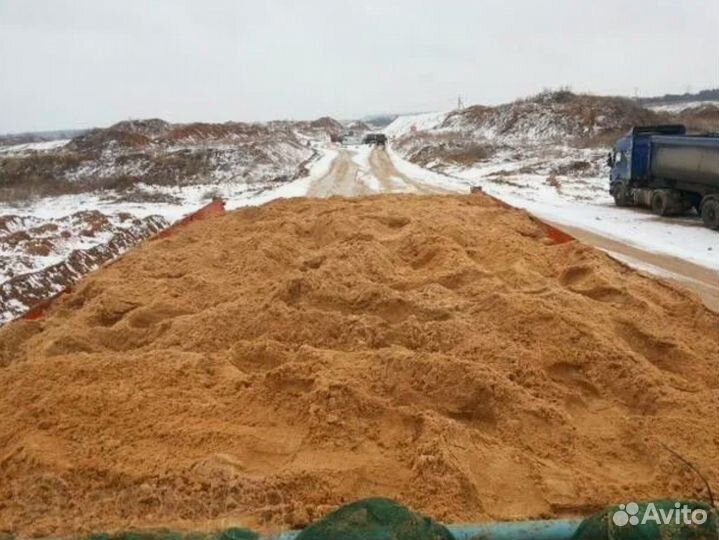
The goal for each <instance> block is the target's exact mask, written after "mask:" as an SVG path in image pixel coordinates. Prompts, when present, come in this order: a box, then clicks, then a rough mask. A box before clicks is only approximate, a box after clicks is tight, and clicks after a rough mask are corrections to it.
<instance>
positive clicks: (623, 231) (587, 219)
mask: <svg viewBox="0 0 719 540" xmlns="http://www.w3.org/2000/svg"><path fill="white" fill-rule="evenodd" d="M441 115H442V113H437V116H436V117H435V119H436V118H438V117H440V116H441ZM428 117H431V115H417V116H416V117H403V118H401V121H400V119H398V120H397V121H395V123H393V124H391V125H390V126H389V127H388V128H387V129H386V130H385V132H386V133H396V134H400V135H403V136H404V137H405V139H404V140H403V141H401V144H400V145H399V148H398V149H395V150H390V154H391V156H392V160H393V162H394V163H395V166H396V167H397V168H398V169H400V170H401V171H402V172H403V173H404V174H406V175H408V176H411V177H414V178H417V179H421V180H422V181H425V182H428V183H431V184H434V185H443V186H445V187H447V188H448V189H451V190H453V191H454V190H459V191H462V190H463V191H465V192H467V191H468V190H469V189H470V187H472V186H480V187H481V188H482V189H483V191H484V192H486V193H488V194H489V195H492V196H494V197H497V198H498V199H501V200H503V201H504V202H506V203H508V204H510V205H512V206H515V207H518V208H523V209H526V210H527V211H529V212H531V213H532V214H534V215H536V216H537V217H539V218H540V219H543V220H546V221H551V222H554V223H556V224H560V225H565V226H570V227H576V228H579V229H584V230H586V231H589V232H592V233H595V234H599V235H601V236H604V237H608V238H611V239H615V240H618V241H620V242H622V243H625V244H629V245H631V246H634V247H637V248H640V249H642V250H645V251H650V252H655V253H659V254H665V255H669V256H674V257H678V258H680V259H683V260H686V261H690V262H693V263H696V264H699V265H702V266H705V267H707V268H711V269H713V270H716V271H719V233H717V232H716V231H711V230H709V229H707V228H705V227H704V226H703V225H702V223H701V220H700V219H699V217H698V216H690V217H674V218H662V217H658V216H655V215H654V214H652V213H651V212H650V211H649V210H646V209H641V208H618V207H616V206H615V205H614V201H613V199H612V198H611V196H610V195H609V193H608V170H607V169H606V167H605V165H604V160H605V150H604V149H603V148H597V149H592V148H589V149H580V148H573V147H559V146H552V145H548V146H539V145H536V144H535V145H534V146H531V145H529V146H528V145H524V144H523V145H514V144H512V139H511V138H509V139H503V140H501V143H502V147H501V149H500V150H498V151H496V153H495V154H493V155H492V156H491V157H489V158H486V159H482V160H480V161H478V162H476V163H474V164H472V165H470V166H464V165H459V164H456V163H451V162H447V161H445V160H443V159H442V155H441V152H440V153H439V154H438V157H437V159H435V160H434V161H430V162H429V163H427V167H428V168H430V169H432V170H429V169H426V168H422V167H420V166H418V165H417V164H414V163H411V162H409V161H407V160H406V159H403V158H402V155H407V154H408V153H410V152H411V151H414V150H415V148H414V147H412V144H413V143H412V141H413V136H412V133H411V131H410V130H409V126H411V125H413V124H414V122H415V121H416V123H420V122H423V121H425V120H426V118H428ZM439 124H440V122H437V124H436V125H439ZM445 131H446V128H443V129H442V130H434V131H432V130H430V133H432V132H433V133H438V132H439V133H440V134H441V133H444V132H445ZM478 131H481V130H474V134H473V135H475V136H476V134H477V132H478ZM491 139H493V140H494V139H496V136H494V135H493V136H492V137H491ZM477 140H480V141H481V140H483V136H482V134H481V133H480V135H479V136H478V139H477ZM407 141H409V142H407ZM574 167H576V168H577V169H576V170H575V169H574Z"/></svg>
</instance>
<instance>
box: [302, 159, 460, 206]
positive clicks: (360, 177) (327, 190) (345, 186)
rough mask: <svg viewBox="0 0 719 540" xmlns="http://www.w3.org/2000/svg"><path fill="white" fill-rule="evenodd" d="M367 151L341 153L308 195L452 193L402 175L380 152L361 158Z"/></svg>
mask: <svg viewBox="0 0 719 540" xmlns="http://www.w3.org/2000/svg"><path fill="white" fill-rule="evenodd" d="M366 150H367V149H366V148H362V149H361V151H360V150H353V149H344V148H343V149H340V150H339V152H338V154H337V157H336V158H335V159H334V161H333V162H332V165H331V167H330V170H329V171H327V173H325V174H324V175H323V176H322V177H320V178H319V179H317V180H315V181H313V182H312V184H311V185H310V187H309V190H308V191H307V195H308V196H309V197H330V196H332V195H339V196H344V197H356V196H361V195H371V194H373V193H421V194H425V195H431V194H434V195H437V194H443V193H452V191H450V190H448V189H443V188H441V187H438V186H435V185H432V184H428V183H426V182H423V181H422V180H420V179H416V178H410V177H409V176H407V175H405V174H403V173H402V172H400V171H399V170H398V169H397V167H396V166H395V165H394V163H392V159H391V158H390V157H389V155H388V154H387V152H386V151H385V150H384V149H383V148H379V147H377V148H373V149H372V150H371V152H370V153H369V155H368V156H366V155H364V154H366Z"/></svg>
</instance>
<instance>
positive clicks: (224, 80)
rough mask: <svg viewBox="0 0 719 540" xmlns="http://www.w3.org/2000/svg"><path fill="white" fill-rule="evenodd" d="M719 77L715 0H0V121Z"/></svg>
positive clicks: (429, 100) (298, 109) (601, 89)
mask: <svg viewBox="0 0 719 540" xmlns="http://www.w3.org/2000/svg"><path fill="white" fill-rule="evenodd" d="M562 85H569V86H571V87H572V88H573V89H574V90H581V91H591V92H594V93H602V94H606V93H609V94H626V95H632V94H633V93H634V91H635V88H636V89H638V91H639V93H640V94H642V95H654V94H664V93H666V92H672V93H682V92H685V91H686V90H687V89H689V88H690V89H691V90H692V91H697V90H700V89H703V88H708V87H717V86H719V0H602V1H601V2H599V1H596V0H481V1H480V0H432V1H430V0H356V1H347V0H301V1H300V0H254V1H253V0H195V1H185V0H137V1H133V0H112V1H102V0H0V133H2V132H17V131H26V130H50V129H65V128H77V127H89V126H103V125H108V124H110V123H113V122H116V121H118V120H123V119H127V118H144V117H160V118H164V119H166V120H170V121H176V122H182V121H193V120H204V121H226V120H244V121H254V120H269V119H279V118H315V117H319V116H322V115H331V116H334V117H337V118H352V117H357V116H362V115H365V114H368V113H376V112H410V111H428V110H448V109H450V108H452V106H453V105H454V104H455V103H456V100H457V96H458V95H460V94H461V95H462V97H463V99H464V101H465V103H467V104H470V103H483V104H496V103H501V102H506V101H511V100H513V99H515V98H517V97H521V96H526V95H529V94H532V93H536V92H538V91H540V90H542V89H543V88H545V87H558V86H562Z"/></svg>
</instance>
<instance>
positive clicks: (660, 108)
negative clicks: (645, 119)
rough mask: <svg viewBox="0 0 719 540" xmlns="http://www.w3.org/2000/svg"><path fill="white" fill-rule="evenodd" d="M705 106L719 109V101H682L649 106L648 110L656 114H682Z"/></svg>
mask: <svg viewBox="0 0 719 540" xmlns="http://www.w3.org/2000/svg"><path fill="white" fill-rule="evenodd" d="M703 105H713V106H715V107H719V101H682V102H679V103H664V104H661V105H647V108H648V109H651V110H653V111H656V112H668V113H680V112H682V111H685V110H687V109H696V108H697V107H702V106H703Z"/></svg>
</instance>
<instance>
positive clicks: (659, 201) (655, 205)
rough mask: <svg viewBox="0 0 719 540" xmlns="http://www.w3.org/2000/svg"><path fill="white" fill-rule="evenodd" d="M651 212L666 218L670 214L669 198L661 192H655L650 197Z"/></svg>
mask: <svg viewBox="0 0 719 540" xmlns="http://www.w3.org/2000/svg"><path fill="white" fill-rule="evenodd" d="M652 212H654V213H655V214H656V215H658V216H668V215H669V214H670V205H669V198H668V197H667V195H666V194H665V193H662V192H661V191H655V192H654V194H653V195H652Z"/></svg>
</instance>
